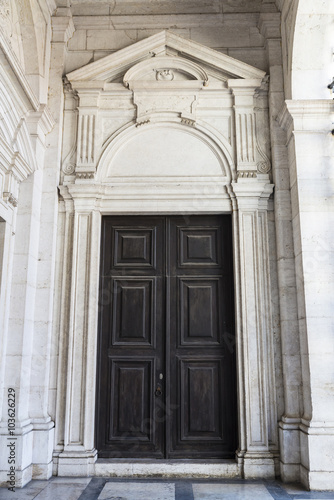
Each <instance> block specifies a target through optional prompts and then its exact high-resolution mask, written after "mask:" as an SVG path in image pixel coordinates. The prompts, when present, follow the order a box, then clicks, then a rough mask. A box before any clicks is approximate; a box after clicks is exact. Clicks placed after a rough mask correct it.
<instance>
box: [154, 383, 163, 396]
mask: <svg viewBox="0 0 334 500" xmlns="http://www.w3.org/2000/svg"><path fill="white" fill-rule="evenodd" d="M155 395H156V396H157V397H160V396H161V395H162V387H161V385H160V384H158V385H157V388H156V390H155Z"/></svg>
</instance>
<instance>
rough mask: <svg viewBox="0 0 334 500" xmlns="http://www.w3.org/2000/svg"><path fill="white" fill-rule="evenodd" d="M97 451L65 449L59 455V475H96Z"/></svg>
mask: <svg viewBox="0 0 334 500" xmlns="http://www.w3.org/2000/svg"><path fill="white" fill-rule="evenodd" d="M96 460H97V451H96V450H92V451H90V452H70V451H64V452H62V453H60V455H59V457H58V476H81V477H89V476H92V475H94V472H95V465H94V464H95V462H96Z"/></svg>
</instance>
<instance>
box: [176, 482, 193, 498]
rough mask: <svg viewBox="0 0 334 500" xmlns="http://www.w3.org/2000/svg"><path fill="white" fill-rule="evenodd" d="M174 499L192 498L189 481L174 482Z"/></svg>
mask: <svg viewBox="0 0 334 500" xmlns="http://www.w3.org/2000/svg"><path fill="white" fill-rule="evenodd" d="M175 500H194V494H193V488H192V485H191V481H187V482H183V481H178V482H176V483H175Z"/></svg>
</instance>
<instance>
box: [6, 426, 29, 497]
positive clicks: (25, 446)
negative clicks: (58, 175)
mask: <svg viewBox="0 0 334 500" xmlns="http://www.w3.org/2000/svg"><path fill="white" fill-rule="evenodd" d="M32 448H33V426H32V424H31V423H30V422H29V421H27V422H24V423H21V424H20V423H17V424H16V428H15V431H13V435H10V434H9V432H8V429H7V427H6V428H4V427H2V428H0V450H1V453H0V486H3V487H5V488H7V487H8V486H9V484H8V479H10V480H11V482H12V483H13V484H10V486H13V485H15V488H22V487H23V486H24V485H26V484H27V483H29V481H31V479H32ZM11 467H12V469H11Z"/></svg>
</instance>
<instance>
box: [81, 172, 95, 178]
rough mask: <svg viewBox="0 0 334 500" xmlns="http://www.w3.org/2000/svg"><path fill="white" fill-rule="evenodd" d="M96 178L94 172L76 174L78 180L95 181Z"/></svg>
mask: <svg viewBox="0 0 334 500" xmlns="http://www.w3.org/2000/svg"><path fill="white" fill-rule="evenodd" d="M94 177H95V173H94V172H77V174H76V178H77V179H94Z"/></svg>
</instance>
